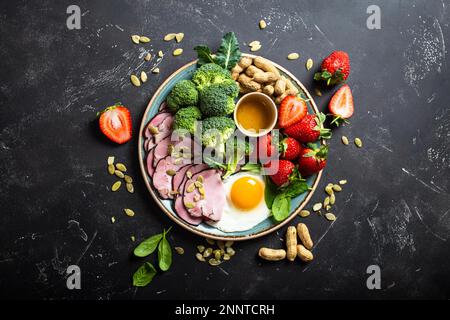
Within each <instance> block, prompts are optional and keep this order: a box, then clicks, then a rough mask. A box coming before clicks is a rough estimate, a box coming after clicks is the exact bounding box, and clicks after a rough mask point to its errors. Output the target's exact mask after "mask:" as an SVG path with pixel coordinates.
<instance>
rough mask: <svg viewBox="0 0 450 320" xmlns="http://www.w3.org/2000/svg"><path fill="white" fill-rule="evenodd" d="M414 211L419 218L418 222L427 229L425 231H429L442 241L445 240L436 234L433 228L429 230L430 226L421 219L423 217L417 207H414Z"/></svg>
mask: <svg viewBox="0 0 450 320" xmlns="http://www.w3.org/2000/svg"><path fill="white" fill-rule="evenodd" d="M414 211H415V212H416V215H417V217H418V218H419V220H420V222H421V223H422V225H423V226H424V227H425V229H427V231H428V232H429V233H431V234H432V235H433V236H434V237H435V238H438V239H439V240H442V241H447V239H444V238H442V237H441V236H440V235H438V234H437V233H435V232H434V231H433V230H431V228H430V227H429V226H428V225H427V224H426V223H425V222H424V221H423V217H422V215H421V214H420V213H419V209H417V207H414Z"/></svg>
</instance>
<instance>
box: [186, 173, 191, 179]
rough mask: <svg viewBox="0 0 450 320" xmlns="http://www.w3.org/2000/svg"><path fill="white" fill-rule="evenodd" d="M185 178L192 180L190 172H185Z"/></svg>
mask: <svg viewBox="0 0 450 320" xmlns="http://www.w3.org/2000/svg"><path fill="white" fill-rule="evenodd" d="M186 177H187V178H188V179H190V178H192V172H190V171H187V172H186Z"/></svg>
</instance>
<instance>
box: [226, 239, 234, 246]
mask: <svg viewBox="0 0 450 320" xmlns="http://www.w3.org/2000/svg"><path fill="white" fill-rule="evenodd" d="M233 243H234V241H231V240H230V241H227V242H225V248H229V247H231V246H232V245H233Z"/></svg>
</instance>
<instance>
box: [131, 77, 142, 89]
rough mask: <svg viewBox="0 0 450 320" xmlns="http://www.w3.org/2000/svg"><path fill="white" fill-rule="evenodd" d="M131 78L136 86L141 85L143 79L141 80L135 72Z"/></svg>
mask: <svg viewBox="0 0 450 320" xmlns="http://www.w3.org/2000/svg"><path fill="white" fill-rule="evenodd" d="M130 79H131V83H132V84H133V85H134V86H136V87H140V86H141V81H140V80H139V78H138V77H136V76H135V75H134V74H132V75H131V77H130Z"/></svg>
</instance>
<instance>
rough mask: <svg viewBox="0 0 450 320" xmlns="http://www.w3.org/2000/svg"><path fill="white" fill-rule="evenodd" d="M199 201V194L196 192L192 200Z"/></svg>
mask: <svg viewBox="0 0 450 320" xmlns="http://www.w3.org/2000/svg"><path fill="white" fill-rule="evenodd" d="M199 201H200V196H199V195H198V194H196V195H195V196H194V202H199Z"/></svg>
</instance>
